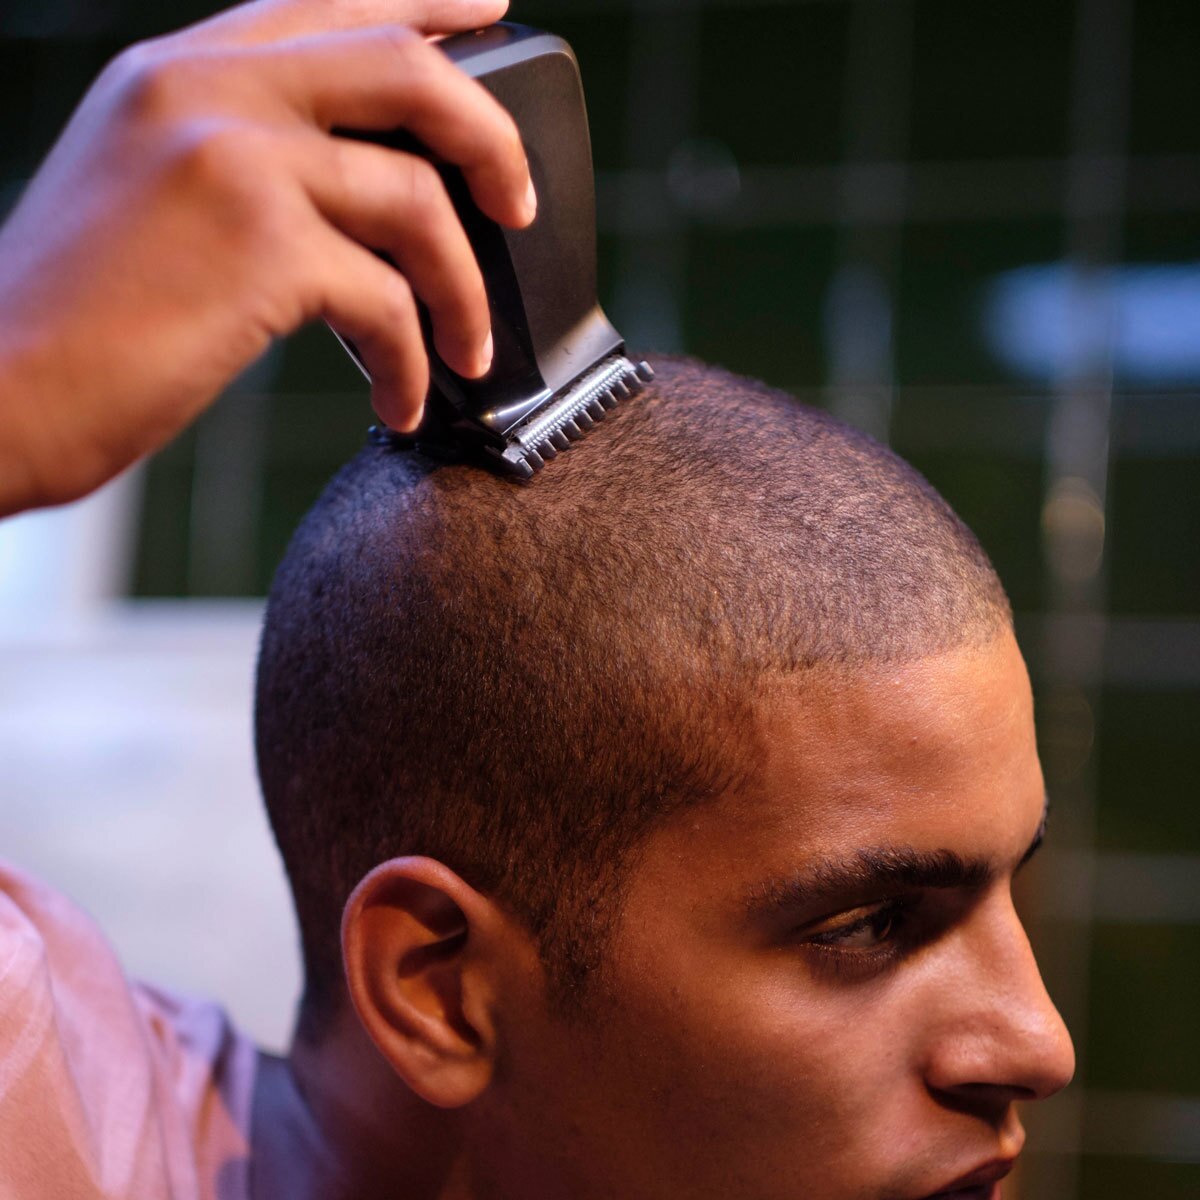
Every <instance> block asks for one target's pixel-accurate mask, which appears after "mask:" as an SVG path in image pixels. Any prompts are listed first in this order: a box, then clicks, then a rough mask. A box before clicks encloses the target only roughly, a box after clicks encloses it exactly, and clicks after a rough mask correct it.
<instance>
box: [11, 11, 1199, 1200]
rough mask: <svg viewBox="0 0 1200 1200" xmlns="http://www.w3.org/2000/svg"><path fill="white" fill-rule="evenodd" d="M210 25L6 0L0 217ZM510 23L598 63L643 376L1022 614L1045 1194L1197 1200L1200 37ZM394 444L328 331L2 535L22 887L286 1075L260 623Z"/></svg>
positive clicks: (766, 24)
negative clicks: (844, 471)
mask: <svg viewBox="0 0 1200 1200" xmlns="http://www.w3.org/2000/svg"><path fill="white" fill-rule="evenodd" d="M216 7H217V5H214V4H206V3H203V2H202V0H201V2H195V0H156V2H155V3H153V4H152V3H150V2H149V0H6V2H5V4H4V6H3V8H2V9H0V77H2V78H3V80H4V83H3V95H4V100H5V103H4V105H3V107H2V111H0V206H2V208H3V209H7V206H8V205H9V204H10V203H11V202H12V201H13V200H14V199H15V198H16V196H17V195H18V194H19V193H20V190H21V188H22V186H23V183H24V181H25V180H26V179H27V178H28V176H29V174H30V173H31V172H32V171H33V169H34V168H35V166H36V164H37V162H38V161H39V159H40V157H41V156H42V155H43V154H44V152H45V151H46V149H47V148H48V146H49V145H50V143H51V141H52V140H53V138H54V136H55V135H56V133H57V132H58V130H59V129H60V128H61V126H62V124H63V122H64V121H65V119H66V117H67V115H68V113H69V111H70V110H71V108H72V107H73V106H74V105H75V103H76V102H77V101H78V99H79V98H80V96H81V94H82V93H83V91H84V90H85V88H86V87H87V85H88V83H89V81H90V80H91V79H92V78H93V76H94V75H95V73H96V72H97V71H98V70H99V68H100V67H101V66H102V65H103V63H104V62H105V61H106V60H107V59H108V58H109V57H110V56H111V55H112V54H113V53H115V52H116V51H117V50H118V49H119V48H120V47H121V46H122V45H124V44H126V43H128V42H129V41H131V40H133V39H135V38H138V37H143V36H147V35H150V34H153V33H158V32H163V31H165V30H167V29H170V28H173V27H175V26H177V25H179V24H182V23H184V22H185V21H188V20H191V19H194V18H197V17H200V16H202V15H205V14H206V13H208V12H210V11H212V10H214V9H215V8H216ZM512 15H513V17H514V18H515V19H518V20H523V21H528V22H530V23H533V24H542V25H545V26H548V27H549V28H552V29H554V30H555V31H557V32H560V33H562V34H563V35H565V36H566V37H567V38H568V39H569V40H570V41H571V42H572V44H573V45H574V46H575V49H576V51H577V53H578V56H579V59H580V63H581V66H582V70H583V77H584V83H585V88H586V91H587V95H588V101H589V109H590V116H591V122H592V133H593V142H594V151H595V160H596V167H597V186H598V200H599V222H600V266H601V281H602V285H603V296H604V299H605V304H606V307H607V308H608V310H609V312H610V315H611V316H612V317H613V319H614V321H615V323H616V324H617V325H618V327H619V328H620V329H621V330H622V331H623V332H624V333H625V334H626V336H627V337H628V339H629V340H630V341H631V343H632V344H633V345H634V346H635V347H637V348H641V349H643V350H685V351H688V352H690V353H694V354H697V355H699V356H701V357H703V358H705V359H709V360H711V361H714V362H718V363H721V364H723V365H725V366H727V367H730V368H732V369H734V370H738V371H743V372H746V373H749V374H753V375H757V376H760V377H763V378H765V379H767V380H769V381H770V382H771V383H774V384H777V385H779V386H781V387H783V388H786V389H788V390H790V391H792V392H794V393H795V394H796V395H797V396H799V397H801V398H802V399H803V400H805V401H808V402H810V403H814V404H819V405H823V406H827V407H829V408H830V409H832V410H834V411H835V412H837V413H839V414H840V415H842V416H843V417H845V418H846V419H848V420H850V421H852V422H854V423H856V424H858V425H860V426H862V427H864V428H866V429H868V430H870V431H871V432H873V433H874V434H875V435H876V436H878V437H880V438H882V439H884V440H888V441H890V442H891V443H892V444H893V445H895V446H896V447H897V448H898V449H899V451H900V452H901V453H903V454H904V455H905V456H906V457H908V458H909V459H911V460H912V461H913V462H915V463H916V464H917V465H918V466H919V467H920V468H921V469H922V470H923V471H924V472H925V473H926V474H927V475H928V476H929V477H930V479H931V480H932V481H933V482H934V483H935V484H936V485H937V486H938V487H939V488H940V489H941V491H942V492H943V493H944V494H945V495H946V496H947V497H948V498H949V500H950V501H951V503H952V504H953V505H954V506H955V508H956V509H957V510H958V511H959V512H960V513H961V514H962V515H963V516H964V517H965V518H966V520H967V521H968V522H969V523H970V524H971V525H972V526H973V528H974V529H975V530H976V531H977V532H978V533H979V535H980V537H981V538H982V540H983V542H984V544H985V546H986V547H987V549H988V551H989V552H990V553H991V555H992V556H993V558H994V559H995V561H996V564H997V566H998V567H999V570H1000V574H1001V576H1002V578H1003V579H1004V581H1005V583H1006V585H1007V586H1008V589H1009V591H1010V594H1011V596H1012V599H1013V603H1014V606H1015V608H1016V610H1017V614H1018V632H1019V635H1020V638H1021V641H1022V643H1023V645H1024V648H1025V650H1026V653H1027V656H1028V658H1029V660H1030V663H1031V667H1032V671H1033V675H1034V680H1035V687H1036V689H1037V696H1038V705H1039V723H1040V734H1041V738H1042V743H1043V752H1044V762H1045V766H1046V771H1047V777H1048V780H1049V786H1050V792H1051V797H1052V803H1053V810H1054V811H1053V822H1052V835H1051V839H1050V843H1049V847H1048V849H1047V851H1046V852H1044V855H1043V857H1042V858H1041V859H1040V860H1039V861H1038V862H1037V864H1036V866H1035V867H1034V868H1031V871H1030V873H1029V879H1028V881H1027V883H1026V884H1024V885H1023V890H1024V893H1025V895H1024V903H1025V911H1026V912H1027V914H1028V918H1029V923H1030V926H1031V929H1032V932H1033V935H1034V938H1035V941H1036V943H1037V946H1038V949H1039V952H1040V954H1041V957H1042V960H1043V963H1044V966H1045V972H1046V975H1047V979H1048V982H1049V985H1050V988H1051V991H1052V993H1053V995H1054V996H1055V998H1056V1000H1057V1001H1058V1003H1059V1005H1060V1007H1061V1008H1062V1009H1063V1011H1064V1013H1065V1015H1066V1016H1067V1019H1068V1023H1069V1024H1070V1026H1071V1028H1072V1030H1073V1032H1074V1034H1075V1037H1076V1041H1077V1044H1078V1049H1079V1053H1080V1070H1079V1074H1078V1077H1077V1080H1076V1082H1075V1083H1074V1084H1073V1085H1072V1087H1071V1088H1070V1089H1069V1090H1068V1091H1067V1092H1066V1093H1064V1094H1063V1095H1062V1096H1061V1097H1059V1098H1057V1099H1056V1100H1054V1101H1053V1102H1051V1104H1049V1105H1048V1106H1046V1107H1045V1111H1044V1112H1042V1113H1038V1114H1036V1115H1035V1114H1031V1122H1030V1123H1031V1153H1030V1154H1029V1155H1028V1162H1027V1164H1026V1166H1025V1168H1024V1170H1023V1173H1022V1177H1021V1179H1020V1181H1019V1190H1020V1195H1021V1197H1023V1198H1024V1200H1073V1198H1076V1197H1081V1198H1087V1200H1101V1198H1105V1197H1113V1198H1116V1197H1121V1198H1128V1197H1143V1196H1144V1197H1155V1198H1156V1200H1174V1198H1182V1197H1185V1196H1186V1197H1189V1198H1192V1200H1194V1198H1195V1197H1197V1196H1200V1020H1198V1015H1200V819H1198V818H1197V815H1196V805H1197V800H1198V799H1200V795H1198V790H1197V776H1198V771H1197V766H1198V765H1200V764H1198V761H1197V758H1198V755H1197V749H1196V747H1197V742H1198V733H1200V70H1197V61H1198V55H1200V5H1198V4H1196V3H1195V0H1003V3H1000V4H989V5H974V4H963V3H962V2H961V0H787V2H784V0H779V2H770V0H759V2H757V3H751V2H742V0H712V2H707V0H641V2H637V0H559V2H558V3H553V2H551V0H536V2H530V3H521V0H516V4H515V7H514V10H513V13H512ZM47 219H48V220H52V219H53V214H47ZM368 421H369V411H368V407H367V404H366V397H365V387H364V385H363V384H362V382H361V381H360V379H359V378H358V377H357V374H356V372H355V370H354V369H353V368H352V366H351V365H350V363H349V361H348V360H347V359H346V358H345V357H344V355H343V354H342V352H341V350H340V349H339V348H338V347H337V346H336V345H335V343H334V341H333V339H332V337H330V336H329V335H328V333H326V332H325V331H324V330H323V329H313V330H309V331H307V332H305V333H303V334H301V335H299V336H298V337H296V338H294V339H292V340H291V341H289V342H288V343H287V344H286V345H282V346H279V347H277V348H276V349H275V350H273V351H272V352H271V353H270V354H269V355H268V356H267V358H265V359H264V360H263V361H262V362H260V363H259V364H258V365H257V366H256V367H255V368H253V369H252V370H251V371H250V372H248V373H247V375H246V376H245V377H243V378H242V379H240V380H239V381H238V382H237V383H236V384H235V385H234V386H233V387H232V388H231V389H230V393H229V395H227V396H226V397H225V398H223V399H222V400H221V401H220V402H219V403H218V404H217V406H216V407H215V408H214V409H213V410H212V411H211V412H210V413H209V414H208V415H207V416H206V417H204V418H203V419H202V420H201V422H200V423H199V424H198V425H197V426H196V427H195V428H194V429H192V430H190V431H189V432H188V433H186V434H185V435H183V436H182V437H181V438H179V439H178V440H177V441H176V442H175V443H174V444H172V445H171V446H170V447H168V448H167V449H166V450H165V451H164V452H163V453H162V454H160V455H159V456H158V457H156V458H155V459H154V460H153V461H152V462H150V463H148V464H146V465H145V466H144V467H142V468H140V469H138V470H135V471H134V472H132V473H130V474H129V475H127V476H126V477H125V478H123V479H121V480H119V481H118V482H117V483H116V484H114V485H112V486H111V487H109V488H108V489H106V490H105V491H104V492H103V493H101V494H100V495H98V496H96V497H94V498H93V499H91V500H89V501H87V502H85V503H84V504H81V505H76V506H72V507H70V508H67V509H62V510H56V511H54V512H49V513H42V514H35V515H31V516H26V517H21V518H18V519H16V520H13V521H9V522H5V523H4V524H3V525H0V854H3V855H4V856H5V857H7V858H10V859H12V860H15V861H17V862H19V863H21V864H23V865H26V866H28V867H31V868H33V869H35V870H37V871H38V872H40V873H41V874H42V875H44V876H45V877H47V878H48V879H50V880H51V881H52V882H54V883H55V884H56V885H58V886H59V887H61V888H63V889H64V890H66V891H67V892H68V893H70V894H72V895H73V896H75V897H76V898H77V899H79V900H81V901H82V902H83V903H84V904H85V905H86V906H87V907H88V908H89V909H90V910H91V911H92V912H93V913H95V914H96V915H97V916H98V917H99V918H100V919H101V921H102V923H103V924H104V925H105V927H106V929H107V930H108V931H109V933H110V934H111V936H112V937H113V938H114V940H115V941H116V942H117V944H118V946H119V947H120V948H121V950H122V952H123V954H124V956H125V959H126V961H127V963H128V964H129V966H130V969H131V971H133V972H134V973H137V974H142V975H146V976H149V977H152V978H154V979H156V980H158V981H161V982H164V983H167V984H172V985H175V986H177V987H179V988H183V989H187V990H190V991H198V992H205V993H208V994H211V995H214V996H218V997H220V998H221V999H222V1000H223V1001H224V1002H225V1003H227V1004H228V1006H229V1007H230V1008H231V1009H232V1011H233V1013H234V1015H235V1017H236V1018H237V1019H238V1020H239V1021H241V1022H242V1023H243V1024H244V1025H246V1026H247V1027H248V1028H249V1029H250V1030H251V1031H252V1032H254V1033H256V1034H257V1035H258V1036H259V1037H260V1038H261V1039H262V1040H263V1041H264V1042H265V1043H266V1044H268V1045H270V1046H274V1047H280V1046H283V1045H284V1044H285V1043H286V1040H287V1035H288V1030H289V1027H290V1020H291V1006H292V1003H293V1001H294V998H295V993H296V987H297V982H298V970H297V955H296V951H295V947H294V944H293V943H294V937H293V933H292V928H291V923H290V912H289V908H288V902H287V896H286V891H285V888H284V884H283V881H282V876H281V873H280V868H279V865H278V862H277V859H276V857H275V852H274V847H273V845H272V843H271V841H270V835H269V832H268V831H267V828H266V825H265V822H264V820H263V818H262V816H261V814H260V812H259V805H258V801H257V798H256V788H255V783H254V778H253V764H252V754H251V746H250V715H249V714H250V681H251V675H252V669H253V655H254V648H255V638H256V632H257V622H258V619H259V613H260V607H261V601H260V597H261V596H262V595H263V593H264V591H265V589H266V587H267V585H268V582H269V580H270V577H271V572H272V570H273V567H274V564H275V563H276V561H277V560H278V558H279V556H280V554H281V552H282V550H283V547H284V545H285V542H286V539H287V537H288V535H289V532H290V530H291V529H292V527H293V526H294V524H295V523H296V521H297V519H298V518H299V517H300V515H301V513H302V512H303V511H304V510H305V508H306V507H307V506H308V505H309V504H310V503H311V501H312V500H313V499H314V497H315V496H316V494H317V492H318V490H319V489H320V487H321V485H322V483H323V482H324V481H325V480H326V479H327V477H328V476H329V475H330V474H331V472H332V471H333V470H334V469H335V467H336V466H337V465H338V464H339V463H340V462H341V461H342V460H343V459H345V458H346V457H348V456H349V455H350V454H351V453H353V452H354V451H355V449H356V448H357V447H358V446H359V445H360V443H361V441H362V439H363V434H364V430H365V427H366V425H367V424H368ZM1010 1194H1015V1192H1010V1191H1006V1195H1010Z"/></svg>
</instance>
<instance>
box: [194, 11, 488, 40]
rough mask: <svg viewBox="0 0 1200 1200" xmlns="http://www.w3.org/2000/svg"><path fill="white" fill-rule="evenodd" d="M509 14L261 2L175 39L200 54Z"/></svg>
mask: <svg viewBox="0 0 1200 1200" xmlns="http://www.w3.org/2000/svg"><path fill="white" fill-rule="evenodd" d="M507 11H508V0H255V2H254V3H251V4H239V5H238V6H237V7H236V8H231V9H228V10H227V11H225V12H222V13H218V14H217V15H216V16H215V17H210V18H209V19H208V20H206V21H201V22H199V23H198V24H196V25H192V26H190V27H188V28H187V29H184V30H182V31H181V32H179V33H177V34H173V35H172V37H173V38H176V39H180V40H182V41H186V42H187V44H188V45H189V46H193V47H195V48H197V49H206V50H216V49H221V48H230V49H232V48H235V47H239V46H259V45H264V44H267V43H270V42H277V41H283V40H287V39H291V38H298V37H309V36H312V35H314V34H321V33H338V32H342V31H346V30H353V29H368V28H371V27H373V26H379V25H408V26H410V27H411V28H413V29H416V30H418V31H420V32H421V33H427V34H432V33H461V32H464V31H466V30H469V29H482V28H483V27H484V26H485V25H491V24H493V23H494V22H496V21H499V20H500V19H501V17H503V16H504V14H505V13H506V12H507Z"/></svg>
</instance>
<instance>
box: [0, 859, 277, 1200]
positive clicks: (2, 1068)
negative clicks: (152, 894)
mask: <svg viewBox="0 0 1200 1200" xmlns="http://www.w3.org/2000/svg"><path fill="white" fill-rule="evenodd" d="M255 1063H256V1050H255V1047H254V1045H253V1044H252V1043H251V1042H250V1041H249V1040H248V1039H247V1038H245V1037H243V1036H242V1035H240V1034H239V1033H238V1032H237V1031H236V1029H234V1027H233V1026H232V1024H231V1023H230V1022H229V1020H228V1018H227V1016H226V1015H225V1013H224V1012H223V1011H222V1010H221V1009H220V1008H219V1007H218V1006H217V1005H215V1004H212V1003H210V1002H208V1001H205V1000H198V999H192V998H187V997H183V996H178V995H176V994H174V993H172V992H170V991H169V990H167V989H163V988H157V987H151V986H148V985H145V984H140V983H137V982H135V981H131V980H129V979H128V978H127V977H126V975H125V972H124V970H123V969H122V967H121V964H120V961H119V959H118V956H117V954H116V952H115V951H114V949H113V947H112V945H111V944H110V943H109V941H108V939H107V938H106V937H105V936H104V934H103V932H102V931H101V930H100V928H99V927H98V926H97V925H96V923H95V922H94V921H93V920H92V919H91V918H90V917H89V916H88V915H87V914H86V913H85V912H83V910H82V909H80V908H79V907H78V905H76V904H74V903H73V902H72V901H71V900H69V899H68V898H67V897H65V896H64V895H62V893H61V892H58V891H57V890H55V889H54V888H53V887H50V886H49V885H48V884H46V883H44V882H43V881H41V880H38V879H36V878H35V877H33V876H31V875H29V874H28V873H27V872H25V871H22V870H20V869H19V868H16V867H13V866H10V865H9V864H7V863H4V862H3V861H0V1144H2V1145H3V1146H4V1147H5V1153H4V1156H3V1158H2V1159H0V1194H3V1195H4V1196H6V1197H7V1196H13V1197H24V1196H26V1195H28V1196H44V1195H46V1194H47V1191H46V1187H47V1181H48V1180H53V1181H54V1183H53V1190H54V1194H56V1195H72V1196H80V1197H90V1196H93V1195H95V1196H100V1195H104V1196H115V1197H121V1198H122V1200H125V1198H128V1200H141V1198H142V1197H143V1196H144V1197H150V1196H156V1197H157V1196H162V1195H169V1196H172V1197H179V1198H180V1200H183V1198H188V1200H190V1198H191V1197H196V1198H197V1200H199V1198H201V1197H204V1198H205V1200H207V1198H208V1197H210V1196H212V1197H220V1198H221V1200H242V1197H244V1196H245V1195H246V1192H245V1187H244V1175H245V1163H246V1161H247V1159H248V1153H249V1125H250V1111H251V1103H252V1096H253V1083H254V1071H255ZM239 1163H240V1164H241V1167H240V1169H239V1166H238V1164H239ZM239 1184H240V1187H239Z"/></svg>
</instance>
